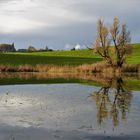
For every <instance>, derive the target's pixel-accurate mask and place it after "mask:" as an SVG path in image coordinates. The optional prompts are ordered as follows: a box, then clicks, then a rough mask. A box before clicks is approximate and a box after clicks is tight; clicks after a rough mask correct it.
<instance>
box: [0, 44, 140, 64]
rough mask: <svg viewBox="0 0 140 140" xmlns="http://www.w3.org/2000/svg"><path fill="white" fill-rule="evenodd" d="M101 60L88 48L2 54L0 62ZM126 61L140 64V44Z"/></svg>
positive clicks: (88, 61)
mask: <svg viewBox="0 0 140 140" xmlns="http://www.w3.org/2000/svg"><path fill="white" fill-rule="evenodd" d="M101 60H102V58H101V57H100V56H99V55H97V54H95V53H93V52H92V51H91V50H86V49H85V50H77V51H53V52H34V53H1V54H0V64H3V65H15V66H17V65H23V64H30V65H36V64H53V65H80V64H91V63H96V62H98V61H101ZM126 63H128V64H140V44H134V45H133V51H132V54H131V55H128V57H127V59H126Z"/></svg>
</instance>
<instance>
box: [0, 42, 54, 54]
mask: <svg viewBox="0 0 140 140" xmlns="http://www.w3.org/2000/svg"><path fill="white" fill-rule="evenodd" d="M47 51H53V49H50V48H49V47H48V46H46V47H45V49H37V48H35V47H34V46H29V47H28V48H27V49H18V50H16V48H15V44H14V43H12V44H0V52H47Z"/></svg>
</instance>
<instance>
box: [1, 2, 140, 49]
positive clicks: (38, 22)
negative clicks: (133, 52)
mask: <svg viewBox="0 0 140 140" xmlns="http://www.w3.org/2000/svg"><path fill="white" fill-rule="evenodd" d="M139 5H140V0H0V42H1V43H12V42H15V45H16V48H27V47H28V46H29V45H33V46H35V47H38V48H43V47H45V46H46V45H48V46H49V47H50V48H53V49H64V48H68V47H69V46H70V45H74V44H77V43H79V44H81V45H83V44H90V43H91V42H93V41H94V39H95V35H96V22H97V20H98V19H99V18H101V17H102V18H104V20H105V22H106V23H107V24H109V23H110V22H111V21H112V18H113V17H114V16H118V17H119V18H120V21H122V22H126V23H127V26H128V29H129V30H130V31H131V36H132V42H140V38H139V36H140V28H139V26H140V19H139V15H140V8H139Z"/></svg>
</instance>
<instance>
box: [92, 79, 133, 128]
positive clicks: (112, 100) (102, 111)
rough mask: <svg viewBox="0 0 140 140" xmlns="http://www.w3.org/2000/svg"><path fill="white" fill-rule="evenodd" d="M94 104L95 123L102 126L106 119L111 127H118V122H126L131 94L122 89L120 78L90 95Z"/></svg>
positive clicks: (122, 84)
mask: <svg viewBox="0 0 140 140" xmlns="http://www.w3.org/2000/svg"><path fill="white" fill-rule="evenodd" d="M91 98H92V99H93V100H94V101H95V102H96V107H97V122H98V124H99V125H102V124H103V123H104V122H105V121H106V120H107V118H108V117H110V118H111V119H112V123H113V126H114V127H116V126H118V125H119V121H120V120H126V117H127V113H128V112H129V108H130V105H131V100H132V93H131V91H128V90H126V89H125V87H124V83H123V80H122V78H116V79H115V80H110V81H109V82H108V83H107V85H106V86H104V87H102V88H101V89H100V90H99V91H97V92H94V93H93V94H91Z"/></svg>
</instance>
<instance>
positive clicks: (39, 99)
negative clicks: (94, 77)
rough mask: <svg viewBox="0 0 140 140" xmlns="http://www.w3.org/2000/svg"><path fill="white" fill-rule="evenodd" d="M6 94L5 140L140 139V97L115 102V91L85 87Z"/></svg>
mask: <svg viewBox="0 0 140 140" xmlns="http://www.w3.org/2000/svg"><path fill="white" fill-rule="evenodd" d="M0 89H1V90H0V139H1V140H46V139H47V140H57V139H58V140H59V139H60V140H94V139H95V140H104V139H114V140H117V139H118V138H119V139H130V140H132V139H134V140H135V139H136V140H139V139H140V91H128V92H127V93H124V95H123V96H114V94H115V95H116V93H115V92H116V91H114V89H111V90H110V91H108V90H107V89H104V88H102V89H101V87H95V86H88V85H82V84H49V85H48V84H43V85H39V84H37V85H9V86H0ZM104 91H105V92H104ZM99 97H100V98H99Z"/></svg>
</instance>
